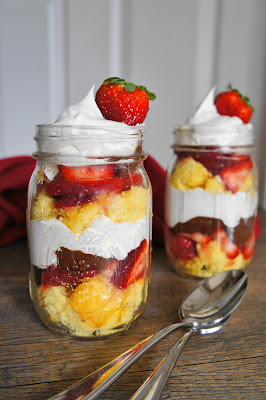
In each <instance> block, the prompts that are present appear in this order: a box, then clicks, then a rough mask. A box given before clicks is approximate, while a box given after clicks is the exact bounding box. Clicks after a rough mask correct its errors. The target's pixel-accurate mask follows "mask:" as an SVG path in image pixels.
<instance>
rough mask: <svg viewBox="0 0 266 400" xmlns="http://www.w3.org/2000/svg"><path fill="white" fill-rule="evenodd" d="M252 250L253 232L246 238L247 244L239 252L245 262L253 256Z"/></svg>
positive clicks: (253, 245) (253, 247)
mask: <svg viewBox="0 0 266 400" xmlns="http://www.w3.org/2000/svg"><path fill="white" fill-rule="evenodd" d="M254 249H255V234H254V232H253V233H252V234H251V235H250V237H249V238H248V240H247V242H246V243H245V244H244V246H242V247H241V251H242V254H243V257H244V259H245V260H247V259H249V258H250V257H251V256H252V255H253V253H254Z"/></svg>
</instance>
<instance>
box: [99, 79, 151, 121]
mask: <svg viewBox="0 0 266 400" xmlns="http://www.w3.org/2000/svg"><path fill="white" fill-rule="evenodd" d="M155 97H156V96H155V94H154V93H151V92H149V91H148V90H147V89H146V87H145V86H141V85H135V84H134V83H131V82H127V81H125V80H124V79H121V78H117V77H113V78H108V79H106V80H105V81H104V82H103V84H102V85H101V86H100V88H99V89H98V91H97V93H96V98H95V100H96V103H97V105H98V107H99V109H100V111H101V113H102V115H103V117H104V118H105V119H109V120H113V121H118V122H124V123H125V124H127V125H137V124H141V123H142V122H143V121H144V120H145V118H146V116H147V113H148V111H149V100H154V99H155Z"/></svg>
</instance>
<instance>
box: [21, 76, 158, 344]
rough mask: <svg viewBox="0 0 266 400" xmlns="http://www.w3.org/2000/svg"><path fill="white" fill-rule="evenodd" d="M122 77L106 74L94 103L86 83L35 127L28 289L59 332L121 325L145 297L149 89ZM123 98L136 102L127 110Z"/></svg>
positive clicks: (107, 330) (103, 332) (91, 333)
mask: <svg viewBox="0 0 266 400" xmlns="http://www.w3.org/2000/svg"><path fill="white" fill-rule="evenodd" d="M114 80H115V81H114ZM127 84H128V83H127V82H125V81H124V80H122V79H119V78H111V79H108V80H106V81H105V82H104V84H103V85H102V86H101V87H100V88H99V90H98V91H97V94H96V99H97V103H96V101H95V98H94V88H92V89H91V91H90V92H89V94H88V95H87V96H86V98H85V99H84V100H82V101H81V102H80V103H78V104H76V105H74V106H70V107H69V108H68V109H66V110H65V111H64V112H63V113H62V114H61V115H60V117H59V118H58V119H57V121H56V122H55V123H54V124H53V125H40V126H38V127H37V131H36V137H35V139H36V141H37V151H36V153H35V154H34V157H35V158H36V160H37V166H36V169H35V172H34V174H33V176H32V178H31V181H30V184H29V207H28V237H29V245H30V259H31V264H32V267H31V274H30V292H31V297H32V299H33V302H34V305H35V308H36V310H37V311H38V313H39V315H40V317H41V319H42V320H43V322H44V323H45V324H46V325H47V326H48V327H49V328H50V329H52V330H54V331H56V332H58V333H64V334H69V335H72V336H75V337H87V338H91V337H99V336H110V335H113V334H117V333H119V332H123V331H125V330H126V329H127V328H128V327H129V325H130V324H131V323H132V321H134V320H135V319H136V318H137V317H138V316H139V315H140V314H141V313H142V312H143V309H144V305H145V303H146V301H147V296H148V285H149V277H150V244H151V186H150V182H149V179H148V177H147V174H146V172H145V170H144V168H143V160H144V159H145V154H144V153H143V150H142V140H143V124H142V122H143V120H144V119H145V117H146V115H147V111H148V104H149V95H150V96H152V94H150V93H149V92H148V91H147V90H146V88H144V87H143V86H142V87H141V88H139V87H136V86H135V85H134V86H135V87H133V90H132V86H131V88H130V91H127V90H126V86H127ZM130 85H132V84H130ZM115 92H119V96H115ZM108 96H109V97H108ZM114 97H115V99H117V97H119V102H118V105H117V104H116V103H112V101H113V100H112V99H113V98H114ZM115 101H116V100H115ZM106 102H107V111H106V110H104V107H105V104H106ZM125 102H127V104H128V103H130V104H131V105H132V103H134V104H133V105H132V107H131V109H130V110H131V111H130V112H127V114H126V116H125V114H124V113H123V107H124V103H125ZM136 105H138V106H139V108H138V109H137V110H136ZM119 107H120V115H118V112H117V109H118V108H119ZM114 109H115V110H116V116H115V117H114V116H113V114H111V115H110V113H113V110H114ZM108 113H109V114H108ZM145 113H146V114H145ZM103 115H104V116H103Z"/></svg>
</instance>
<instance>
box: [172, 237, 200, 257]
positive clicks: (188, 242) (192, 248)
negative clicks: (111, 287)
mask: <svg viewBox="0 0 266 400" xmlns="http://www.w3.org/2000/svg"><path fill="white" fill-rule="evenodd" d="M170 250H171V252H172V253H173V255H174V256H175V257H176V258H180V259H181V260H190V259H191V258H194V257H196V255H197V248H196V242H195V241H194V240H192V239H191V238H189V237H186V236H184V235H176V236H174V237H173V239H172V241H171V243H170Z"/></svg>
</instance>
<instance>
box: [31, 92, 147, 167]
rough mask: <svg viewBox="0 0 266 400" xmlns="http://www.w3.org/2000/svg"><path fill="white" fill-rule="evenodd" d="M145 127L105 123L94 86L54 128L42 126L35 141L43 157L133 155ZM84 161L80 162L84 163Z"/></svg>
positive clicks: (61, 117) (67, 111) (71, 161)
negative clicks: (52, 155)
mask: <svg viewBox="0 0 266 400" xmlns="http://www.w3.org/2000/svg"><path fill="white" fill-rule="evenodd" d="M143 126H144V125H136V126H128V125H126V124H124V123H122V122H116V121H110V120H107V119H105V118H104V117H103V116H102V114H101V111H100V110H99V108H98V106H97V104H96V102H95V98H94V86H93V87H92V89H91V90H90V92H89V93H88V94H87V96H86V97H85V98H84V99H83V100H82V101H80V102H79V103H77V104H75V105H72V106H70V107H68V108H67V109H66V110H64V111H63V112H62V113H61V115H60V116H59V117H58V118H57V120H56V121H55V122H54V124H52V125H38V126H37V130H36V136H35V140H36V141H37V147H38V149H37V151H38V152H41V153H51V154H60V156H62V159H63V158H64V156H67V157H70V158H71V156H73V159H72V160H68V164H70V165H72V164H73V163H74V160H75V158H74V157H77V156H78V157H79V156H80V157H111V156H129V155H133V154H134V152H135V150H136V148H137V145H138V142H139V140H140V138H141V135H142V134H143V129H142V128H143ZM80 161H81V160H79V162H80Z"/></svg>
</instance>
